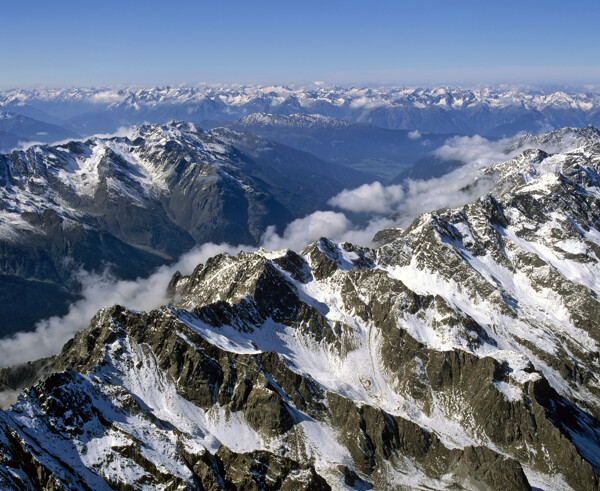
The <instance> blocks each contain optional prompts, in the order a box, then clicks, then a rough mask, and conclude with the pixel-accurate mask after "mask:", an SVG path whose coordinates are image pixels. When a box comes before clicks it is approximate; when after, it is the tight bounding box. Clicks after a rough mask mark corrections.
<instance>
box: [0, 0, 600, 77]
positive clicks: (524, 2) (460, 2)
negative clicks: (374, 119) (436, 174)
mask: <svg viewBox="0 0 600 491" xmlns="http://www.w3.org/2000/svg"><path fill="white" fill-rule="evenodd" d="M0 18H1V19H2V39H3V45H4V46H3V48H2V49H1V50H0V86H2V87H14V86H36V85H45V86H73V85H107V84H140V85H156V84H180V83H200V82H216V83H239V82H241V83H300V84H302V83H308V82H311V81H315V80H323V81H325V82H328V83H338V84H398V85H410V84H417V83H422V84H428V83H429V84H436V83H444V84H455V83H456V84H460V83H463V84H469V83H504V82H508V83H511V82H513V83H521V82H525V83H532V82H534V83H535V82H538V83H553V82H557V83H564V82H569V83H595V84H598V83H600V54H599V52H600V49H599V48H600V35H599V34H598V25H597V24H598V20H599V19H600V1H599V0H586V1H580V0H579V1H578V0H569V1H567V0H561V1H556V0H545V1H543V2H542V1H538V0H521V1H519V2H517V1H512V0H496V1H493V0H477V1H474V0H473V1H471V0H454V1H453V0H443V1H441V0H440V1H433V0H432V1H427V0H421V1H419V2H417V1H400V0H398V1H377V0H372V1H355V0H343V1H342V0H339V1H334V0H330V1H328V0H321V1H313V0H308V1H307V0H305V1H301V2H300V1H291V0H279V1H270V0H269V1H262V0H254V1H251V0H246V1H220V2H204V1H195V2H192V1H176V0H173V1H171V2H168V3H167V2H165V1H161V2H158V1H154V0H146V1H143V2H142V1H137V0H121V1H113V0H104V1H102V2H93V1H87V0H78V1H70V0H69V1H61V0H57V1H55V2H49V1H47V0H45V1H35V0H34V1H27V0H22V1H20V2H15V1H10V2H3V4H2V6H1V10H0Z"/></svg>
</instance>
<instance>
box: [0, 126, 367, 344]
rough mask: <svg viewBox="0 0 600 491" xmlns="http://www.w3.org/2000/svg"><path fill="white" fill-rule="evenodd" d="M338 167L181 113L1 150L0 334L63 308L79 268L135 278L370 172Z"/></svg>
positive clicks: (241, 235) (253, 240) (255, 229)
mask: <svg viewBox="0 0 600 491" xmlns="http://www.w3.org/2000/svg"><path fill="white" fill-rule="evenodd" d="M342 169H343V168H342V167H340V166H338V165H336V164H329V163H325V162H323V161H321V160H319V159H318V158H316V157H314V156H312V155H310V154H307V153H305V152H301V151H298V150H294V149H292V148H289V147H286V146H285V145H281V144H278V143H274V142H269V141H267V140H265V139H262V138H260V137H255V136H253V135H250V134H247V133H238V132H234V131H231V130H229V131H227V132H225V131H224V130H213V131H203V130H201V129H200V128H199V127H197V126H196V125H194V124H193V123H188V122H180V121H179V122H171V123H167V124H162V125H158V124H156V125H140V126H136V127H133V128H131V129H130V130H128V131H127V132H125V134H120V135H118V136H95V137H92V138H89V139H84V140H73V141H67V142H64V143H61V144H57V145H31V146H29V147H28V148H27V149H24V150H15V151H13V152H11V153H9V154H0V247H1V248H2V250H3V251H4V252H3V261H2V262H1V263H0V285H2V289H1V290H0V306H1V307H2V308H1V309H0V333H1V334H3V335H5V334H10V333H11V329H12V330H19V329H30V328H31V327H32V325H33V322H34V321H35V320H38V319H40V318H43V317H48V316H50V315H54V314H57V313H59V312H61V311H62V310H63V309H64V304H65V302H66V300H67V299H69V298H71V299H72V298H73V295H74V294H75V293H76V290H75V289H76V285H73V284H72V281H71V277H72V273H73V271H75V270H77V268H83V269H85V270H86V271H96V272H100V271H102V270H103V269H105V268H106V267H107V265H108V264H110V265H112V268H113V271H114V273H115V274H116V275H117V276H119V277H122V278H130V279H134V278H136V277H140V276H147V275H148V274H149V272H150V271H152V270H153V269H154V268H155V267H157V266H158V265H160V264H164V263H167V262H170V261H172V260H173V259H174V258H177V257H179V256H180V255H181V254H183V253H184V252H187V251H188V250H189V249H190V248H191V247H193V246H194V244H196V243H198V244H202V243H205V242H211V241H212V242H215V243H220V242H230V243H236V244H258V242H259V241H260V238H261V236H262V235H263V234H264V233H265V230H266V229H267V227H269V226H274V227H276V229H278V230H282V229H283V228H284V227H285V226H286V225H287V224H288V223H289V222H290V221H292V220H294V219H295V218H300V217H303V216H305V215H307V214H310V213H312V212H314V211H316V210H317V209H319V208H320V207H322V206H325V204H326V202H327V200H328V199H329V198H330V197H331V196H333V195H335V194H336V193H339V192H340V191H341V190H342V189H344V188H345V187H355V186H357V185H359V184H361V183H362V182H365V181H366V180H369V179H370V178H369V175H368V174H364V173H360V172H355V171H352V170H348V171H346V172H342ZM67 257H68V258H69V259H68V260H66V258H67ZM69 282H71V283H69ZM32 289H33V290H32ZM27 291H29V292H31V291H36V292H38V295H33V296H31V295H27V294H26V292H27ZM36 297H37V299H40V301H39V303H38V301H37V300H36V302H34V303H32V304H25V303H24V302H27V301H28V300H27V299H29V298H36ZM36 303H37V305H36Z"/></svg>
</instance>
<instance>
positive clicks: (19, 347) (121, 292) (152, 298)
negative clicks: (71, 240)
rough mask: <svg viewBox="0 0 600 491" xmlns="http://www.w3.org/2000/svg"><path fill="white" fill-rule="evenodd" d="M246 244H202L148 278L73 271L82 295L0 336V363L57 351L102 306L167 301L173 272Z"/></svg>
mask: <svg viewBox="0 0 600 491" xmlns="http://www.w3.org/2000/svg"><path fill="white" fill-rule="evenodd" d="M250 249H252V248H251V247H249V246H232V245H229V244H212V243H208V244H204V245H202V246H200V247H197V248H194V249H192V250H191V251H190V252H188V253H186V254H184V255H183V256H182V257H181V258H180V259H179V261H177V263H175V264H173V265H170V266H162V267H160V268H158V269H157V270H156V271H155V272H154V273H153V274H152V275H150V276H149V277H148V278H138V279H136V280H131V281H125V280H117V279H115V278H114V277H113V276H112V275H111V274H110V273H108V272H105V273H103V274H93V273H88V272H85V271H80V272H79V273H77V280H78V281H79V282H80V284H81V287H82V291H81V295H82V298H81V299H80V300H78V301H76V302H75V303H73V304H72V305H71V306H70V308H69V311H68V313H67V314H66V315H64V316H62V317H51V318H49V319H45V320H43V321H40V322H38V324H37V325H36V328H35V330H34V331H32V332H21V333H18V334H16V335H14V336H12V337H9V338H5V339H0V363H1V364H2V366H11V365H16V364H18V363H24V362H27V361H32V360H37V359H39V358H44V357H46V356H51V355H54V354H56V353H58V352H59V351H60V349H61V348H62V346H63V345H64V343H65V342H66V341H68V340H69V339H70V338H71V337H72V336H73V334H75V332H77V331H78V330H80V329H83V328H85V327H87V326H88V325H89V323H90V320H91V318H92V317H93V316H94V314H95V313H96V312H97V311H98V310H100V309H101V308H102V307H106V306H110V305H114V304H121V305H125V306H127V307H128V308H131V309H137V310H151V309H153V308H157V307H159V306H161V305H164V304H165V303H166V301H167V298H166V293H167V292H166V289H167V285H168V283H169V281H170V279H171V277H172V276H173V274H174V273H175V271H181V272H182V273H183V274H189V273H191V272H192V271H193V269H194V268H195V267H196V266H197V265H198V264H200V263H205V262H206V260H207V259H208V258H209V257H211V256H214V255H216V254H220V253H222V252H227V253H229V254H237V253H238V252H239V251H241V250H250Z"/></svg>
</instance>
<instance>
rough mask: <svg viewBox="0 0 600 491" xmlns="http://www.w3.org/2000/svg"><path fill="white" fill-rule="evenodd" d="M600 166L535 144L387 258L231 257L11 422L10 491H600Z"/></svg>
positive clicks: (12, 375)
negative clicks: (473, 197) (485, 189)
mask: <svg viewBox="0 0 600 491" xmlns="http://www.w3.org/2000/svg"><path fill="white" fill-rule="evenodd" d="M599 166H600V149H599V148H598V143H597V142H595V141H593V140H592V141H589V142H588V143H586V144H585V145H583V146H582V147H581V148H579V149H577V150H573V151H571V152H568V153H565V154H562V155H550V154H547V153H544V152H539V151H531V150H530V151H527V152H524V153H523V154H521V155H520V156H518V157H516V158H515V159H513V160H511V161H509V162H506V163H504V164H499V165H495V166H492V167H490V168H489V169H487V170H486V171H485V172H484V176H483V177H482V178H490V176H491V178H493V179H494V182H495V185H494V188H493V190H492V194H490V195H487V196H485V197H483V198H481V199H478V200H477V201H475V202H474V203H471V204H469V205H466V206H464V207H463V208H460V209H453V210H447V209H446V210H440V211H437V212H433V213H428V214H424V215H422V216H420V217H419V218H418V219H417V220H415V222H414V223H413V224H412V225H411V226H410V227H409V228H407V229H405V230H401V229H390V230H387V231H383V232H382V233H380V234H379V238H380V239H381V241H382V245H381V246H380V247H378V248H376V249H366V248H361V247H357V246H354V245H352V244H349V243H342V244H338V243H335V242H332V241H330V240H328V239H321V240H319V241H318V242H316V243H313V244H312V245H310V246H308V247H307V248H306V249H304V250H303V251H301V253H296V252H293V251H278V252H268V251H265V250H262V249H261V250H259V251H257V252H255V253H240V254H239V255H237V256H235V257H233V256H229V255H226V254H222V255H218V256H215V257H212V258H210V259H209V260H207V261H206V264H200V265H198V266H197V267H196V269H195V270H194V271H193V272H192V273H191V274H190V275H188V276H183V275H181V274H176V275H175V276H174V277H173V278H172V280H171V282H170V284H169V286H168V291H169V294H170V297H171V302H170V304H169V305H167V306H164V307H162V308H160V309H157V310H154V311H151V312H139V311H131V310H128V309H126V308H125V307H121V306H113V307H109V308H106V309H103V310H101V311H100V312H99V313H98V314H97V315H96V317H95V318H94V319H92V321H91V324H90V326H89V328H88V329H86V330H83V331H80V332H78V333H77V334H76V336H75V337H74V338H73V340H71V341H70V342H68V343H67V344H66V345H65V346H64V348H63V350H62V352H61V353H60V354H59V355H57V356H56V357H54V358H52V359H49V360H45V361H43V362H40V365H39V366H40V368H41V369H43V370H44V371H45V372H46V373H49V374H50V375H44V376H43V377H42V380H41V381H40V382H38V383H37V384H36V385H34V386H33V387H32V388H31V389H29V390H27V391H26V392H25V393H24V394H23V396H22V397H21V398H20V399H19V401H18V402H17V403H16V404H15V405H14V406H13V407H12V408H11V409H9V410H6V411H3V412H1V413H0V428H1V431H0V448H1V449H2V450H1V452H0V459H2V460H1V461H0V479H2V480H3V483H5V486H6V487H8V488H11V487H12V488H23V487H27V486H30V487H33V488H40V487H42V488H43V487H46V488H57V489H58V488H60V487H61V486H62V487H67V488H68V487H69V486H73V485H79V486H81V487H82V488H85V487H86V486H87V487H89V488H94V489H107V488H109V487H113V488H121V489H128V487H133V488H149V489H151V488H152V489H155V488H163V489H177V488H178V487H179V488H189V489H223V488H224V489H246V488H256V489H263V488H273V489H279V488H284V489H286V488H287V489H299V488H300V489H327V488H329V487H331V488H333V489H344V488H348V487H350V488H353V489H415V488H421V489H423V488H425V489H432V488H433V489H448V488H450V489H452V488H455V489H481V490H496V489H531V487H535V488H542V489H576V490H591V489H598V488H599V487H600V477H599V473H600V391H599V384H598V378H599V377H600V355H599V353H600V350H599V348H598V344H599V343H600V334H599V333H600V331H599V327H598V319H600V315H599V314H600V303H599V302H598V294H599V293H600V284H598V278H600V274H599V273H600V271H599V268H600V266H599V262H598V256H597V254H599V253H600V233H599V228H598V223H600V206H599V205H600V187H599V184H600V179H599V178H598V176H599V170H600V169H599ZM32 371H33V370H32V367H25V368H22V369H20V371H19V369H13V370H12V371H11V372H8V371H4V372H3V377H2V378H1V380H2V381H3V383H4V384H5V387H16V385H17V384H18V383H19V380H20V379H25V378H27V377H29V378H31V373H32ZM73 483H75V484H73Z"/></svg>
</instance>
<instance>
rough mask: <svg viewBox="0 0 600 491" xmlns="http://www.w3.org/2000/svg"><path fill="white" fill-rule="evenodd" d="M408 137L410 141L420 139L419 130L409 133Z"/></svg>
mask: <svg viewBox="0 0 600 491" xmlns="http://www.w3.org/2000/svg"><path fill="white" fill-rule="evenodd" d="M408 137H409V138H410V139H411V140H418V139H419V138H421V132H420V131H419V130H414V131H409V132H408Z"/></svg>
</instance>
